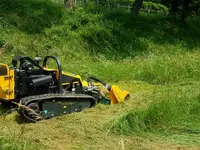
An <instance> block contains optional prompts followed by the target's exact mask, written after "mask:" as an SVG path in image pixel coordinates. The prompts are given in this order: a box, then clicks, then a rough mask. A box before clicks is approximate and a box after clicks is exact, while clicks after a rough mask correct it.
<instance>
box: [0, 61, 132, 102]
mask: <svg viewBox="0 0 200 150" xmlns="http://www.w3.org/2000/svg"><path fill="white" fill-rule="evenodd" d="M44 69H45V70H47V71H53V70H55V71H56V78H58V70H56V69H51V68H44ZM62 74H63V75H65V76H68V77H72V78H77V79H79V80H80V81H81V83H82V86H83V87H87V86H90V84H92V86H95V87H97V88H98V89H99V90H100V91H101V93H102V94H103V95H104V96H105V98H107V99H109V101H110V104H116V103H122V102H124V100H125V99H126V98H128V97H129V94H130V93H129V92H128V91H123V90H121V89H120V88H119V86H117V85H112V86H111V89H110V90H108V89H106V88H105V87H104V86H103V85H102V84H101V83H98V82H94V83H88V82H87V81H85V80H82V78H81V77H80V76H79V75H74V74H72V73H68V72H62ZM14 76H15V74H14V70H12V69H10V68H9V67H8V65H6V64H2V63H0V101H1V100H3V101H11V100H14V99H15V92H14V89H15V79H14ZM74 83H76V82H74ZM68 84H69V83H68V82H66V83H62V85H63V86H64V85H68Z"/></svg>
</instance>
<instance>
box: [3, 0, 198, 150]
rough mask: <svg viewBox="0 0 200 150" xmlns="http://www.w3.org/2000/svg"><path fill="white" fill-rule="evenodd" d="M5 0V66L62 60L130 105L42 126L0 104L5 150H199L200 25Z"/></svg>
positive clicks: (47, 0) (46, 1) (47, 1)
mask: <svg viewBox="0 0 200 150" xmlns="http://www.w3.org/2000/svg"><path fill="white" fill-rule="evenodd" d="M94 12H95V11H94V9H93V7H92V6H90V7H89V6H88V7H87V8H85V9H83V8H76V9H74V10H73V11H69V10H65V9H64V8H63V7H62V6H61V4H60V3H58V2H55V1H51V0H16V1H12V0H2V2H1V4H0V33H1V34H0V55H1V59H0V61H1V62H5V63H8V64H10V62H11V59H12V57H13V56H14V55H28V56H31V57H34V56H36V55H39V56H45V55H47V54H48V55H56V56H58V57H59V58H60V59H61V61H62V64H63V68H64V70H66V71H68V72H72V73H77V74H82V73H84V72H89V73H91V74H93V75H95V76H97V77H99V78H101V79H103V80H105V81H108V82H109V83H110V84H117V85H120V87H121V88H122V89H126V90H128V91H130V93H131V99H130V100H128V101H126V102H125V103H123V104H120V105H100V104H99V105H97V107H95V108H92V109H88V110H84V111H83V112H80V113H73V114H70V115H66V116H62V117H57V118H54V119H51V120H45V121H41V122H39V123H23V122H22V121H21V120H20V118H19V116H18V114H17V113H15V112H13V113H10V114H6V113H5V112H6V110H5V109H3V106H1V105H0V114H1V116H0V150H29V149H30V150H31V149H48V150H49V149H50V150H51V149H52V150H53V149H58V150H63V149H64V150H65V149H75V150H79V149H83V150H84V149H85V150H88V149H102V150H103V149H113V150H116V149H119V150H125V149H137V150H138V149H141V150H143V149H176V150H180V149H200V118H199V113H200V90H199V87H200V81H199V74H200V59H199V57H200V51H199V50H200V44H199V43H200V30H199V28H198V27H199V25H200V22H199V20H198V18H189V19H188V22H187V24H185V25H181V24H179V23H178V22H177V21H176V18H175V17H172V16H166V15H159V14H141V15H140V16H138V17H136V18H132V17H131V16H130V15H129V14H128V13H127V12H119V11H114V10H112V11H105V12H99V13H98V14H97V13H94Z"/></svg>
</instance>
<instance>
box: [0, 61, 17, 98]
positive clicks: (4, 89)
mask: <svg viewBox="0 0 200 150" xmlns="http://www.w3.org/2000/svg"><path fill="white" fill-rule="evenodd" d="M14 98H15V94H14V70H11V69H9V67H8V65H6V64H0V99H1V100H4V101H10V100H13V99H14Z"/></svg>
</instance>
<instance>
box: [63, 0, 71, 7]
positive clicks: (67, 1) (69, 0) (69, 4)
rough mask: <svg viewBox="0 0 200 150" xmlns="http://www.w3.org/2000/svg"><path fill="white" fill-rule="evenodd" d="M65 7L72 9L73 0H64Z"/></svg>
mask: <svg viewBox="0 0 200 150" xmlns="http://www.w3.org/2000/svg"><path fill="white" fill-rule="evenodd" d="M64 6H65V8H68V9H72V8H73V0H64Z"/></svg>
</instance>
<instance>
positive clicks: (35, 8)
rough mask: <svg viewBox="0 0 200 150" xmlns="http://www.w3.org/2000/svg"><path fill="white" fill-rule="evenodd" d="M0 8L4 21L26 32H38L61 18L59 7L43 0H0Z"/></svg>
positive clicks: (0, 14)
mask: <svg viewBox="0 0 200 150" xmlns="http://www.w3.org/2000/svg"><path fill="white" fill-rule="evenodd" d="M0 9H1V11H0V16H2V17H3V18H4V21H6V22H8V23H9V24H11V25H13V26H15V27H17V28H18V29H20V30H23V31H26V32H28V33H40V32H42V31H43V30H44V29H45V28H48V27H51V26H52V25H54V24H58V23H61V22H60V20H61V18H62V9H61V7H60V6H59V5H55V4H54V3H52V2H51V1H45V0H16V1H12V0H2V1H1V4H0Z"/></svg>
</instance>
